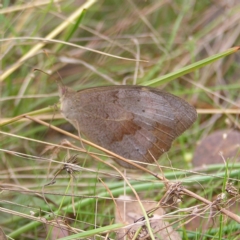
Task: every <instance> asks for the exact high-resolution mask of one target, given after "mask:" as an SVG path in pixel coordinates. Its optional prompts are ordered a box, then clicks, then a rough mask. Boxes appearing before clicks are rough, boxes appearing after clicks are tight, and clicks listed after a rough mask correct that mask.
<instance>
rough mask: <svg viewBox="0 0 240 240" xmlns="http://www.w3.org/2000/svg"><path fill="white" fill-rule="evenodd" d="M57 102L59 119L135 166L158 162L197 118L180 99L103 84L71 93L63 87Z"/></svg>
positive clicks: (190, 107) (128, 165)
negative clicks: (60, 117)
mask: <svg viewBox="0 0 240 240" xmlns="http://www.w3.org/2000/svg"><path fill="white" fill-rule="evenodd" d="M63 88H64V89H63ZM60 101H61V112H62V114H63V115H64V117H65V118H66V119H67V120H68V121H69V122H70V123H72V124H73V125H74V127H75V128H76V129H77V130H79V131H80V132H81V133H83V134H84V135H85V136H86V137H87V138H88V139H89V140H91V141H92V142H94V143H96V144H98V145H100V146H102V147H104V148H106V149H108V150H110V151H113V152H115V153H117V154H118V155H120V156H122V157H125V158H127V159H131V160H135V161H139V162H140V163H151V162H154V158H155V159H156V160H158V158H159V157H160V156H161V155H162V154H163V153H164V152H166V151H168V150H169V149H170V147H171V144H172V142H173V141H174V139H175V138H176V137H177V136H179V135H181V134H182V133H183V132H184V131H185V130H186V129H188V128H189V127H190V126H191V125H192V123H193V122H194V121H195V120H196V118H197V113H196V110H195V108H194V107H192V106H191V105H189V104H188V103H187V102H185V101H184V100H183V99H181V98H179V97H177V96H174V95H172V94H170V93H167V92H164V91H161V90H158V89H155V88H150V87H141V86H107V87H98V88H89V89H86V90H81V91H78V92H75V91H73V90H71V89H69V88H66V87H64V86H63V87H61V88H60ZM115 160H116V161H117V162H118V163H119V164H120V165H122V166H123V167H125V168H132V166H131V165H130V164H127V163H125V162H123V161H120V160H117V159H115Z"/></svg>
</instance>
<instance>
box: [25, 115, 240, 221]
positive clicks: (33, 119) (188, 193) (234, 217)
mask: <svg viewBox="0 0 240 240" xmlns="http://www.w3.org/2000/svg"><path fill="white" fill-rule="evenodd" d="M24 117H25V118H28V119H30V120H32V121H34V122H37V123H39V124H42V125H44V126H46V127H50V128H51V129H54V130H55V131H58V132H60V133H63V134H65V135H68V136H70V137H72V138H74V139H76V140H80V139H79V137H78V136H76V135H73V134H71V133H68V132H65V131H63V130H62V129H59V128H57V127H54V126H52V125H49V124H48V123H46V122H44V121H41V120H39V119H36V118H33V117H30V116H27V115H25V116H24ZM81 141H82V142H84V143H86V144H88V145H90V146H92V147H95V148H97V149H99V150H101V151H103V152H105V153H107V154H109V155H111V156H113V157H116V158H118V159H120V160H122V161H125V162H127V163H130V164H131V165H133V166H134V167H136V168H138V169H140V170H142V171H145V172H147V173H149V174H150V175H152V176H154V177H155V178H157V179H158V180H160V181H163V180H164V178H163V177H161V176H159V175H158V174H155V173H154V172H152V171H150V170H148V169H146V168H144V167H142V166H139V165H138V164H136V163H133V162H130V161H128V160H126V159H125V158H123V157H121V156H119V155H117V154H115V153H113V152H110V151H108V150H107V149H105V148H102V147H100V146H98V145H95V144H93V143H92V142H89V141H87V140H85V139H81ZM118 171H119V170H118ZM182 192H184V193H185V194H187V195H189V196H191V197H193V198H195V199H197V200H199V201H201V202H203V203H205V204H207V205H212V204H213V203H212V202H211V201H209V200H207V199H205V198H203V197H201V196H199V195H197V194H195V193H194V192H191V191H189V190H187V189H186V188H183V189H182ZM218 210H219V211H220V212H222V213H224V214H225V215H227V216H228V217H230V218H232V219H233V220H235V221H236V222H238V223H240V217H239V216H238V215H236V214H234V213H232V212H230V211H228V210H227V209H225V208H218Z"/></svg>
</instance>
